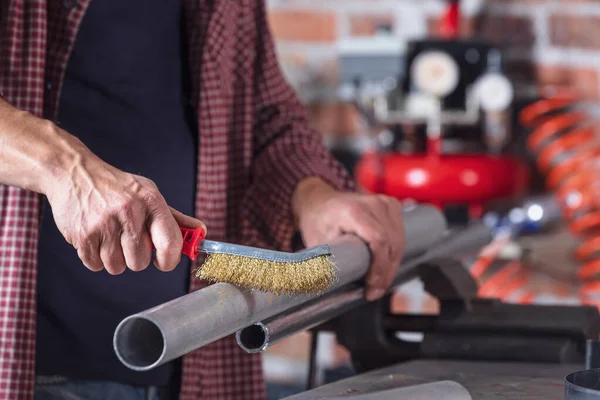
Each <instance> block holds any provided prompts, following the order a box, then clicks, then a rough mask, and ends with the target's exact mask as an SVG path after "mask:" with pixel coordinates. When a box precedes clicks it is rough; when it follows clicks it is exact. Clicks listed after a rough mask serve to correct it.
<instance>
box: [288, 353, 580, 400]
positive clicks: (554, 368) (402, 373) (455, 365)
mask: <svg viewBox="0 0 600 400" xmlns="http://www.w3.org/2000/svg"><path fill="white" fill-rule="evenodd" d="M582 369H584V366H583V365H574V364H567V365H565V364H563V365H557V364H526V363H490V362H473V361H468V362H465V361H438V360H429V361H427V360H419V361H412V362H406V363H401V364H397V365H394V366H391V367H386V368H382V369H379V370H375V371H371V372H368V373H365V374H360V375H357V376H354V377H352V378H348V379H344V380H341V381H338V382H334V383H331V384H328V385H324V386H321V387H318V388H316V389H313V390H310V391H307V392H304V393H301V394H297V395H294V396H291V397H287V398H286V400H313V399H314V400H317V399H321V400H324V399H332V400H333V399H350V398H360V397H361V396H360V395H363V396H365V398H368V397H367V395H371V396H373V395H375V394H376V393H378V392H381V391H386V390H390V389H395V388H403V387H409V386H413V385H418V384H423V383H429V382H436V381H445V380H450V381H454V382H457V383H459V384H461V385H462V386H464V388H465V389H467V391H468V392H469V394H470V395H471V397H472V399H473V400H506V399H510V400H563V399H564V377H565V376H566V375H567V374H569V373H571V372H574V371H579V370H582ZM378 398H379V397H378ZM383 398H385V397H382V399H383ZM385 399H386V400H387V398H385ZM396 399H398V397H394V396H390V397H389V400H396ZM407 400H409V399H407Z"/></svg>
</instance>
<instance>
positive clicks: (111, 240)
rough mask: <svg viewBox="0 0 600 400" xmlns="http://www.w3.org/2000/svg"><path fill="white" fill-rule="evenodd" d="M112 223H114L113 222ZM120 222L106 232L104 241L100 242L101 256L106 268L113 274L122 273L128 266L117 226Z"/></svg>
mask: <svg viewBox="0 0 600 400" xmlns="http://www.w3.org/2000/svg"><path fill="white" fill-rule="evenodd" d="M111 225H112V224H111ZM117 225H118V224H117V223H116V221H115V223H114V227H113V228H112V229H109V230H108V231H106V232H105V233H104V236H103V237H102V243H100V258H101V259H102V264H104V268H105V269H106V271H108V273H109V274H111V275H119V274H122V273H123V272H124V271H125V269H126V268H127V267H126V264H125V256H124V255H123V248H122V247H121V235H120V232H119V230H118V229H117V228H116V226H117Z"/></svg>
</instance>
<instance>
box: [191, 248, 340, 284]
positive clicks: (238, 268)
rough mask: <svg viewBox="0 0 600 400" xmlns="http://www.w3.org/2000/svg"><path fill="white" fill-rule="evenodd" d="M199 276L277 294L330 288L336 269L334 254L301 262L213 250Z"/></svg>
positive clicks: (198, 271) (197, 272) (199, 271)
mask: <svg viewBox="0 0 600 400" xmlns="http://www.w3.org/2000/svg"><path fill="white" fill-rule="evenodd" d="M196 277H198V278H200V279H204V280H207V281H210V282H225V283H231V284H233V285H235V286H238V287H243V288H251V289H257V290H260V291H263V292H271V293H275V294H309V293H319V292H323V291H325V290H327V289H329V288H330V287H331V285H332V284H333V283H334V282H335V278H336V271H335V265H334V264H333V261H332V257H331V255H322V256H319V257H314V258H311V259H308V260H305V261H302V262H276V261H269V260H262V259H257V258H251V257H243V256H237V255H231V254H222V253H214V254H210V255H209V256H208V257H207V259H206V261H205V262H204V263H203V264H202V266H200V268H198V270H197V271H196Z"/></svg>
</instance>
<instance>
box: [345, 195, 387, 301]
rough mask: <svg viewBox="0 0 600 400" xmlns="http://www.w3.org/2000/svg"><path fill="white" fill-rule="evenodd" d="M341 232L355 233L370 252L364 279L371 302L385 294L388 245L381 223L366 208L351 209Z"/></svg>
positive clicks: (368, 298) (367, 295)
mask: <svg viewBox="0 0 600 400" xmlns="http://www.w3.org/2000/svg"><path fill="white" fill-rule="evenodd" d="M343 230H344V231H345V232H349V233H355V234H356V235H358V236H359V237H360V238H361V239H362V240H364V241H365V242H366V243H367V244H368V246H369V248H370V250H371V257H372V260H371V267H370V269H369V272H368V274H367V277H366V284H367V293H366V297H367V300H369V301H373V300H377V299H378V298H380V297H382V296H383V295H384V294H385V289H386V286H385V282H384V279H385V275H386V272H385V269H386V267H388V266H389V265H390V257H389V249H388V246H389V244H388V243H387V239H386V237H385V234H384V229H383V226H382V225H381V223H380V222H379V221H378V220H377V219H375V218H374V217H373V216H372V215H371V214H370V213H369V212H368V211H366V207H360V206H357V207H353V208H352V210H351V211H350V212H349V215H348V218H344V223H343Z"/></svg>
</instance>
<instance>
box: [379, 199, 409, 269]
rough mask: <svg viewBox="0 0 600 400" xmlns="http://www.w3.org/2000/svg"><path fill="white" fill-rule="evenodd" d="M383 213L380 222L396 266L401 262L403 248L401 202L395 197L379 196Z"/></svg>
mask: <svg viewBox="0 0 600 400" xmlns="http://www.w3.org/2000/svg"><path fill="white" fill-rule="evenodd" d="M380 201H381V202H382V203H383V205H382V210H383V212H384V213H385V215H384V217H383V218H384V219H383V220H382V224H383V225H384V229H385V231H386V233H387V237H388V240H389V243H390V250H391V254H390V257H391V259H392V261H393V262H394V264H395V265H396V266H398V265H400V262H402V257H403V255H404V248H405V238H404V220H403V218H402V203H400V202H399V201H397V200H396V199H393V198H390V197H387V196H385V197H384V198H380Z"/></svg>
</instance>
